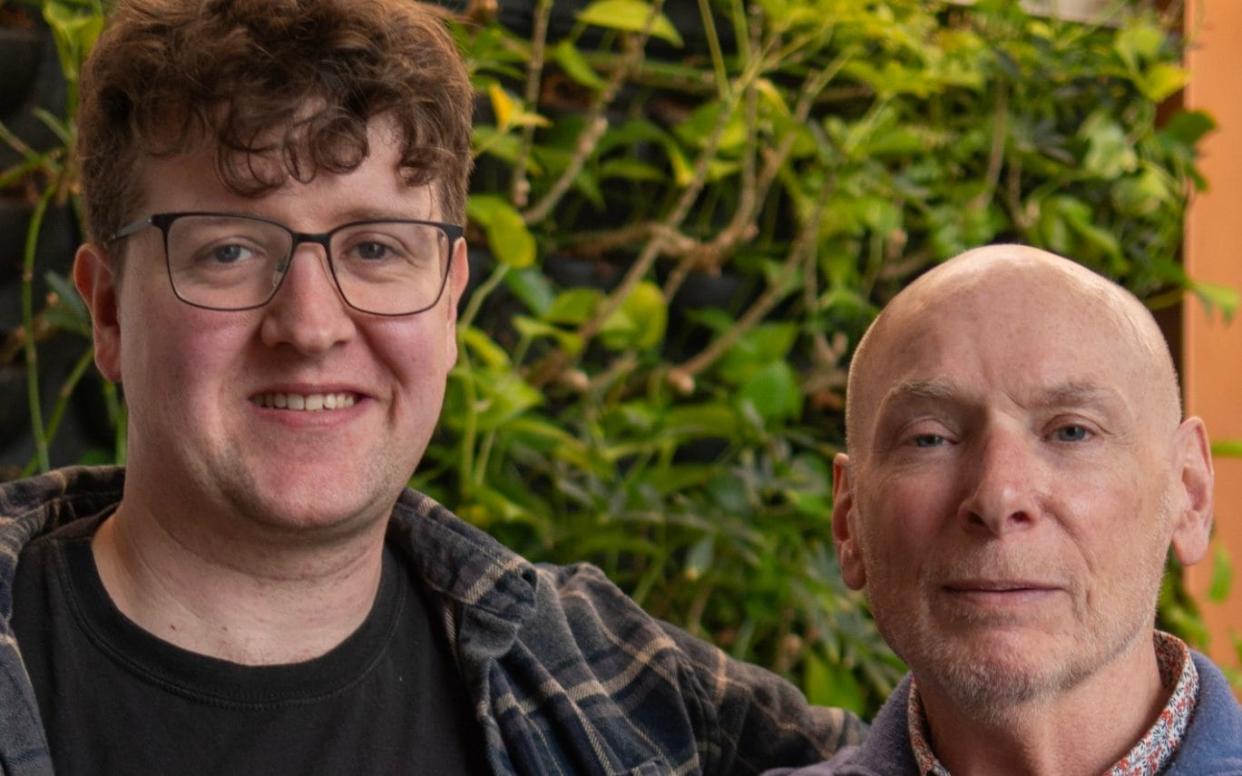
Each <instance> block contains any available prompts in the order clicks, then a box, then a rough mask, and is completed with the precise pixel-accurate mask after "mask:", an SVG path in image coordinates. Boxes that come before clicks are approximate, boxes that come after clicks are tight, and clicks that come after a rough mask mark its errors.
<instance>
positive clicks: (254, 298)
mask: <svg viewBox="0 0 1242 776" xmlns="http://www.w3.org/2000/svg"><path fill="white" fill-rule="evenodd" d="M148 226H154V227H156V228H157V229H159V230H160V231H161V232H162V233H163V234H164V260H165V264H166V265H167V267H168V279H169V281H170V282H171V283H172V289H173V293H174V294H176V296H177V298H178V299H180V300H181V301H183V302H185V303H186V304H189V305H193V306H195V307H202V308H206V309H208V310H225V311H228V310H250V309H254V308H256V307H262V306H263V305H265V304H267V303H268V302H270V301H271V300H272V297H274V296H275V295H276V292H277V291H278V290H279V289H280V284H281V282H283V281H284V279H285V275H286V274H288V272H289V265H290V263H291V262H292V260H293V252H294V251H295V250H296V249H297V247H298V246H299V245H301V244H302V243H308V242H309V243H316V244H318V245H322V246H323V249H324V252H325V253H326V254H327V259H328V268H329V270H330V271H331V273H332V279H333V281H334V282H335V283H336V287H337V290H339V291H340V292H341V298H342V299H344V300H345V303H346V304H347V305H349V306H350V307H352V308H354V309H355V310H359V311H361V312H365V313H371V314H374V315H414V314H415V313H421V312H423V311H424V310H429V309H431V308H432V307H434V306H435V305H436V303H437V302H439V301H440V296H441V295H442V294H443V293H444V286H445V283H446V281H447V279H448V274H449V265H450V264H451V263H452V261H453V244H454V243H455V242H456V241H457V240H458V239H460V238H461V237H463V236H464V235H465V230H464V229H463V228H462V227H460V226H457V225H456V224H442V223H439V222H436V221H411V220H404V219H386V220H380V219H377V220H368V221H354V222H352V223H348V224H343V225H341V226H338V227H336V228H335V229H333V230H331V231H328V232H322V233H319V234H309V233H305V232H295V231H293V230H292V229H290V228H288V227H287V226H285V225H284V224H278V223H276V222H275V221H269V220H267V219H265V218H256V217H254V216H242V215H230V214H225V213H156V214H155V215H152V216H149V217H147V218H144V219H142V220H139V221H134V222H133V223H129V224H126V225H125V226H123V227H121V228H120V229H119V230H117V232H116V234H114V235H112V236H111V237H109V238H108V242H109V243H111V242H115V241H117V240H120V239H123V238H125V237H129V236H130V235H132V234H134V233H136V232H138V231H140V230H142V229H145V228H146V227H148Z"/></svg>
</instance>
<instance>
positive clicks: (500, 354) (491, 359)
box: [457, 326, 510, 369]
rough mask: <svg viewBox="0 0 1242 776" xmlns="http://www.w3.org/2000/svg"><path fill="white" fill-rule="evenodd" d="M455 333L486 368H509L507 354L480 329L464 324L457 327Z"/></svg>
mask: <svg viewBox="0 0 1242 776" xmlns="http://www.w3.org/2000/svg"><path fill="white" fill-rule="evenodd" d="M457 334H458V336H459V337H460V338H461V343H462V345H464V346H465V347H466V348H468V349H469V350H470V352H471V353H473V354H474V355H475V356H477V357H478V358H479V359H480V360H481V361H482V362H483V364H484V365H485V366H487V367H488V368H490V369H508V368H509V366H510V363H509V354H508V353H506V352H505V349H504V348H502V347H500V346H499V345H497V344H496V343H495V342H494V341H493V340H492V338H491V337H489V336H487V334H486V333H485V332H483V331H482V330H480V329H477V328H475V327H474V326H465V327H461V328H459V329H458V333H457Z"/></svg>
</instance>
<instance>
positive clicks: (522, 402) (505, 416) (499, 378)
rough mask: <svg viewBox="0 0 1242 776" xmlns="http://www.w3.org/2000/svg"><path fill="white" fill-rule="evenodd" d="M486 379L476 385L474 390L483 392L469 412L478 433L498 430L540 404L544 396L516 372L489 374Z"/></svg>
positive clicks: (478, 381)
mask: <svg viewBox="0 0 1242 776" xmlns="http://www.w3.org/2000/svg"><path fill="white" fill-rule="evenodd" d="M488 378H489V379H487V380H477V381H476V387H477V388H478V389H480V390H481V391H483V392H484V396H483V397H482V398H481V399H479V401H478V402H477V404H476V406H475V407H473V408H472V409H473V411H474V413H475V418H476V422H477V423H478V428H479V430H480V431H488V430H491V429H495V428H500V427H501V426H504V425H505V424H507V423H510V422H512V421H513V420H514V418H516V417H517V416H518V415H521V414H522V413H523V412H525V411H526V410H528V409H530V408H532V407H537V406H539V405H540V404H542V403H543V393H542V392H541V391H538V390H536V389H535V388H534V387H533V386H531V385H530V384H529V383H527V382H526V381H525V380H523V379H522V378H521V377H520V376H519V375H518V374H517V373H516V372H492V373H491V374H490V375H488Z"/></svg>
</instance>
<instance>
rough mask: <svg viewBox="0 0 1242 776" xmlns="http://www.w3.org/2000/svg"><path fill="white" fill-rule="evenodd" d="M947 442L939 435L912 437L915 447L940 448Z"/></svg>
mask: <svg viewBox="0 0 1242 776" xmlns="http://www.w3.org/2000/svg"><path fill="white" fill-rule="evenodd" d="M947 441H948V440H947V439H945V438H944V437H942V436H940V435H939V434H919V435H917V436H915V437H914V446H915V447H940V446H941V445H943V444H944V443H945V442H947Z"/></svg>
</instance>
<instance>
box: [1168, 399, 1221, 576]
mask: <svg viewBox="0 0 1242 776" xmlns="http://www.w3.org/2000/svg"><path fill="white" fill-rule="evenodd" d="M1176 455H1177V458H1176V462H1177V466H1178V471H1179V473H1180V480H1179V482H1178V485H1179V490H1178V495H1179V496H1182V497H1183V498H1180V499H1178V501H1179V508H1178V512H1177V514H1176V515H1174V518H1173V519H1174V524H1173V552H1174V553H1175V554H1176V555H1177V560H1178V562H1180V563H1181V564H1182V565H1183V566H1189V565H1191V564H1193V563H1198V562H1199V561H1200V560H1201V559H1202V558H1203V556H1204V555H1205V554H1206V553H1207V547H1208V540H1209V538H1210V537H1211V532H1212V485H1213V483H1214V482H1215V475H1214V474H1213V472H1212V451H1211V447H1210V446H1209V445H1208V438H1207V428H1206V427H1205V426H1204V425H1203V421H1202V420H1200V419H1199V418H1187V419H1186V420H1184V421H1182V425H1181V426H1179V427H1178V429H1177V437H1176Z"/></svg>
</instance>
